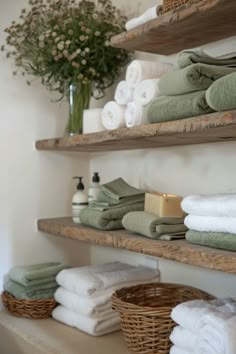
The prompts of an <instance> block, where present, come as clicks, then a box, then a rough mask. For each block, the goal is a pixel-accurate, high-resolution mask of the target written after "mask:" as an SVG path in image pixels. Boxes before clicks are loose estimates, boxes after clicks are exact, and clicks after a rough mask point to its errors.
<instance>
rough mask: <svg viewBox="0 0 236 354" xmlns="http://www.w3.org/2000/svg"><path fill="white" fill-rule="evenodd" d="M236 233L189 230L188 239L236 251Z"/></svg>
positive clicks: (194, 242)
mask: <svg viewBox="0 0 236 354" xmlns="http://www.w3.org/2000/svg"><path fill="white" fill-rule="evenodd" d="M235 236H236V235H235V234H229V233H223V232H200V231H194V230H189V231H188V232H187V233H186V240H187V241H188V242H190V243H193V244H195V245H201V246H208V247H213V248H219V249H223V250H228V251H236V237H235Z"/></svg>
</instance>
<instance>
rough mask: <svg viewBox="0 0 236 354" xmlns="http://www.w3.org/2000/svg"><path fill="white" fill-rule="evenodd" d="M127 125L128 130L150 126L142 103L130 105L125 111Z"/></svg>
mask: <svg viewBox="0 0 236 354" xmlns="http://www.w3.org/2000/svg"><path fill="white" fill-rule="evenodd" d="M125 124H126V127H127V128H131V127H135V126H139V125H144V124H148V120H147V115H146V112H145V108H144V107H143V106H142V105H141V104H140V103H137V102H130V103H128V105H127V108H126V111H125Z"/></svg>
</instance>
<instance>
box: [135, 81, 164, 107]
mask: <svg viewBox="0 0 236 354" xmlns="http://www.w3.org/2000/svg"><path fill="white" fill-rule="evenodd" d="M158 82H159V79H147V80H143V81H140V82H139V83H137V85H136V87H135V89H134V101H135V102H137V103H139V104H141V105H142V106H145V105H147V104H148V103H150V102H151V100H152V99H153V98H155V97H158V96H159V95H160V91H159V87H158Z"/></svg>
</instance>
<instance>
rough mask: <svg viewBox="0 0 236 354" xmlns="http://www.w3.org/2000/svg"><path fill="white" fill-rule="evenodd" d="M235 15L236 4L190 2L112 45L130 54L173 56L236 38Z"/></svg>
mask: <svg viewBox="0 0 236 354" xmlns="http://www.w3.org/2000/svg"><path fill="white" fill-rule="evenodd" d="M235 12H236V1H235V0H191V1H190V3H188V4H186V5H183V6H182V7H181V8H179V9H178V10H174V11H171V12H168V13H166V14H164V15H162V16H160V17H159V18H158V19H155V20H152V21H149V22H147V23H146V24H143V25H141V26H139V27H137V28H135V29H133V30H130V31H128V32H124V33H121V34H120V35H117V36H114V37H113V38H112V40H111V42H112V45H113V46H115V47H118V48H124V49H127V50H138V51H144V52H149V53H156V54H164V55H168V54H173V53H177V52H179V51H180V50H183V49H187V48H194V47H197V46H200V45H203V44H206V43H210V42H214V41H217V40H220V39H224V38H227V37H230V36H233V35H235V34H236V27H235Z"/></svg>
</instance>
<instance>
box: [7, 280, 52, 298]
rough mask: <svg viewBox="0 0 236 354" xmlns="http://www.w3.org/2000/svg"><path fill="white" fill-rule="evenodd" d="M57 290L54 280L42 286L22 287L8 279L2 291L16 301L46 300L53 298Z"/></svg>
mask: <svg viewBox="0 0 236 354" xmlns="http://www.w3.org/2000/svg"><path fill="white" fill-rule="evenodd" d="M57 288H58V284H57V283H56V281H55V280H54V281H53V282H50V283H45V284H42V285H34V286H24V285H21V284H19V283H17V282H15V281H13V280H10V279H8V280H6V282H5V284H4V290H5V291H7V292H8V293H10V294H12V295H13V296H15V298H16V299H32V300H33V299H35V300H36V299H48V298H51V297H53V295H54V293H55V291H56V289H57Z"/></svg>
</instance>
